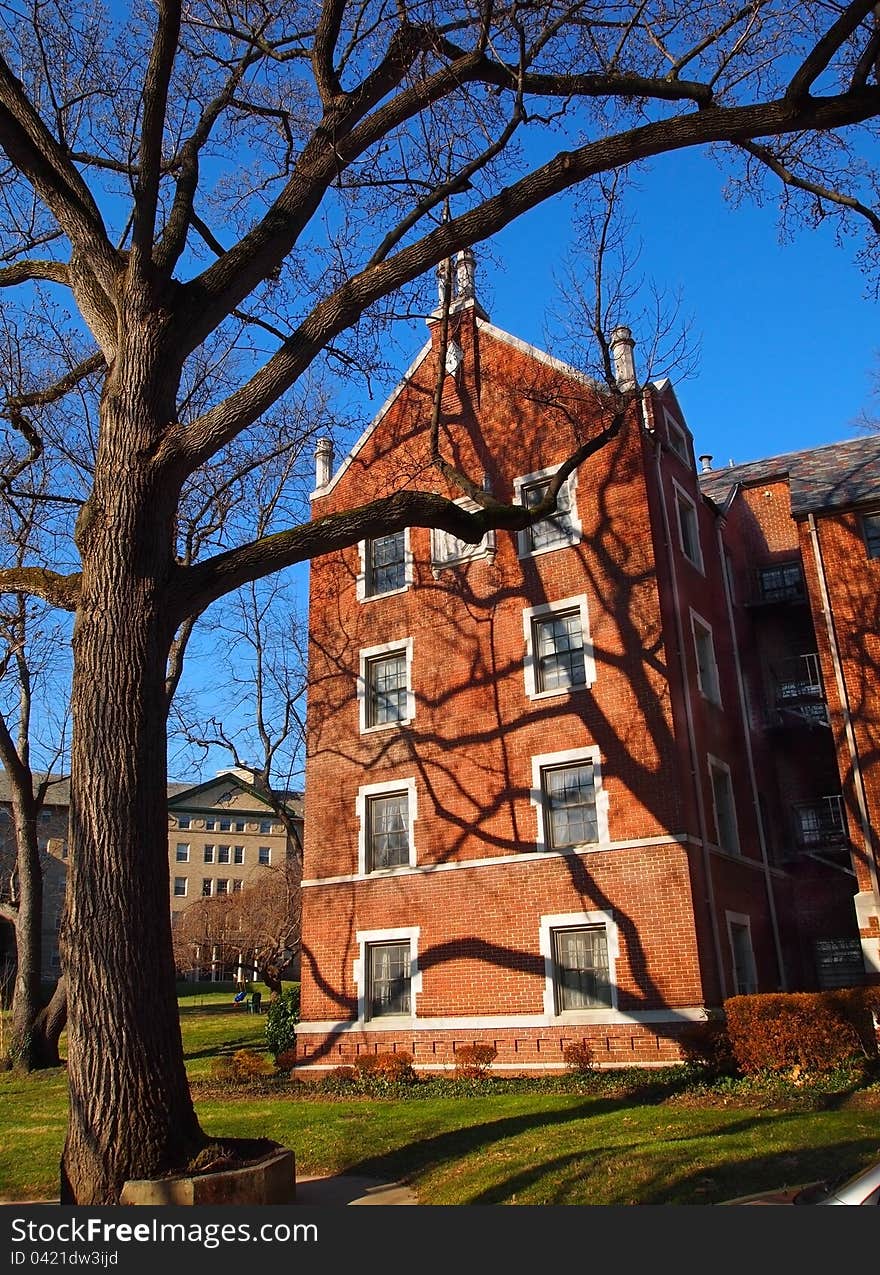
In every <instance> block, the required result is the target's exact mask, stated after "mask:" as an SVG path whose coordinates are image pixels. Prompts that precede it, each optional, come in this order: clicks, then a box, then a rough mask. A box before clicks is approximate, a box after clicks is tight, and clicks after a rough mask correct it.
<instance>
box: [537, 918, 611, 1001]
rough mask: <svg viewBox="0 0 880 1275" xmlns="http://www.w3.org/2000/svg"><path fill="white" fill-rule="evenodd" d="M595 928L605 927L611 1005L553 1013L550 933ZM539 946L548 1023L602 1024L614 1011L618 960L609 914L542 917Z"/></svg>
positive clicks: (554, 997) (551, 937)
mask: <svg viewBox="0 0 880 1275" xmlns="http://www.w3.org/2000/svg"><path fill="white" fill-rule="evenodd" d="M598 925H604V927H605V941H606V943H607V947H608V985H609V988H610V991H611V1005H610V1006H609V1005H601V1006H597V1007H596V1008H595V1009H566V1010H563V1011H562V1012H561V1013H557V1012H556V979H555V968H556V962H555V960H554V957H553V935H554V932H555V931H556V930H573V929H581V928H584V927H587V926H598ZM539 946H540V952H541V955H542V956H543V958H544V1013H545V1014H546V1016H547V1018H548V1020H551V1021H553V1022H565V1023H590V1022H603V1021H606V1020H607V1017H608V1014H609V1013H612V1012H615V1011H616V1010H617V958H618V957H619V956H620V937H619V934H618V929H617V922H616V921H615V920H614V913H613V912H612V911H607V912H560V913H556V914H555V915H550V916H542V917H541V919H540V938H539Z"/></svg>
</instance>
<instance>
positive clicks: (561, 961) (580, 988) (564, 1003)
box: [553, 925, 611, 1014]
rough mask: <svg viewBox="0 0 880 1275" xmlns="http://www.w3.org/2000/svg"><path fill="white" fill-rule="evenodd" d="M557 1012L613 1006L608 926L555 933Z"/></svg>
mask: <svg viewBox="0 0 880 1275" xmlns="http://www.w3.org/2000/svg"><path fill="white" fill-rule="evenodd" d="M553 965H554V980H553V982H554V987H555V991H556V1012H557V1014H563V1013H565V1011H566V1010H569V1009H597V1008H599V1007H600V1006H603V1005H606V1006H610V1004H611V995H610V989H609V986H608V939H607V936H606V933H605V926H604V925H589V926H582V927H578V928H577V929H570V930H554V931H553Z"/></svg>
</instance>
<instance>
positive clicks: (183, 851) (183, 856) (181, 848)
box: [176, 841, 189, 863]
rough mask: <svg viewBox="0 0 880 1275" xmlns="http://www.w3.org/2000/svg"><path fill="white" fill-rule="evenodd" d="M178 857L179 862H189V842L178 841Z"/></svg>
mask: <svg viewBox="0 0 880 1275" xmlns="http://www.w3.org/2000/svg"><path fill="white" fill-rule="evenodd" d="M176 858H177V862H178V863H189V843H188V842H186V841H178V843H177V853H176Z"/></svg>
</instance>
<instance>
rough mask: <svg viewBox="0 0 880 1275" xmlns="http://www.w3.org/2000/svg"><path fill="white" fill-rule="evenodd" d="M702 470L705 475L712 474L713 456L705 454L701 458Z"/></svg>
mask: <svg viewBox="0 0 880 1275" xmlns="http://www.w3.org/2000/svg"><path fill="white" fill-rule="evenodd" d="M700 469H701V470H702V471H703V473H704V474H711V472H712V457H711V456H708V455H705V454H704V455H702V456H701V457H700Z"/></svg>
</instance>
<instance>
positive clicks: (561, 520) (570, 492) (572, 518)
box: [514, 469, 581, 557]
mask: <svg viewBox="0 0 880 1275" xmlns="http://www.w3.org/2000/svg"><path fill="white" fill-rule="evenodd" d="M555 472H556V471H555V470H553V469H549V470H543V471H541V472H540V473H536V474H528V475H526V477H524V478H517V479H516V480H515V481H514V490H515V492H516V496H517V499H518V500H519V502H520V503H521V504H523V505H525V507H526V508H527V509H534V508H535V506H536V505H539V504H540V503H541V501H542V500H543V499H544V497H545V495H546V494H547V490H548V488H549V486H550V482H551V479H552V478H553V476H554V474H555ZM576 483H577V476H576V474H572V475H571V477H570V478H568V479H567V481H566V482H565V483H564V484H563V485H562V487H561V488H560V490H559V494H558V496H557V497H556V512H555V513H553V514H550V515H549V517H547V518H544V519H542V520H541V522H536V523H535V525H534V526H533V527H526V529H525V530H524V531H521V532H520V533H519V553H520V557H523V556H525V555H526V554H532V553H544V552H546V551H547V550H548V549H560V548H563V547H564V546H566V545H573V544H577V542H578V541H579V540H580V538H581V524H580V522H579V520H578V516H577V503H576V500H575V491H576Z"/></svg>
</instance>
